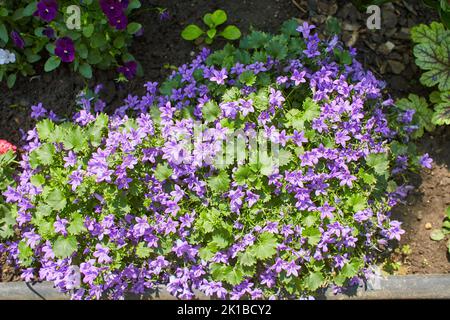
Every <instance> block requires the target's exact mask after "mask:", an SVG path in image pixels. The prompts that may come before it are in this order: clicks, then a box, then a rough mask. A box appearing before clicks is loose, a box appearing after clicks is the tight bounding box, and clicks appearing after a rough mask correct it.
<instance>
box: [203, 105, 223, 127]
mask: <svg viewBox="0 0 450 320" xmlns="http://www.w3.org/2000/svg"><path fill="white" fill-rule="evenodd" d="M202 114H203V118H204V119H205V120H206V121H208V122H213V121H215V120H216V119H217V117H219V115H220V108H219V106H218V105H217V102H215V101H214V100H210V101H208V102H206V103H205V105H204V106H203V108H202Z"/></svg>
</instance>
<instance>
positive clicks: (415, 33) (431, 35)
mask: <svg viewBox="0 0 450 320" xmlns="http://www.w3.org/2000/svg"><path fill="white" fill-rule="evenodd" d="M411 37H412V39H413V41H415V42H417V43H418V44H417V45H416V46H415V47H414V56H415V57H416V64H417V66H418V67H419V68H421V69H422V70H425V71H426V72H425V73H424V74H423V75H422V77H421V78H420V82H421V83H422V84H423V85H425V86H428V87H432V86H434V85H438V87H439V90H441V91H447V90H450V66H449V61H450V31H449V30H447V29H445V28H444V26H443V25H442V24H440V23H437V22H433V23H432V24H431V25H429V26H427V25H423V24H422V25H419V26H416V27H415V28H413V29H412V31H411Z"/></svg>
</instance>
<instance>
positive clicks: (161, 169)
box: [155, 163, 173, 181]
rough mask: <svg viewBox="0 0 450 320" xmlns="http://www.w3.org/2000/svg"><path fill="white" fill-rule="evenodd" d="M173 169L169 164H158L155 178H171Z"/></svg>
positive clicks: (161, 179)
mask: <svg viewBox="0 0 450 320" xmlns="http://www.w3.org/2000/svg"><path fill="white" fill-rule="evenodd" d="M172 173H173V170H172V168H169V166H168V165H167V164H164V165H163V164H161V163H160V164H158V166H157V167H156V170H155V178H156V179H158V180H159V181H164V180H167V179H169V178H170V176H171V175H172Z"/></svg>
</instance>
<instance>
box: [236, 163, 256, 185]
mask: <svg viewBox="0 0 450 320" xmlns="http://www.w3.org/2000/svg"><path fill="white" fill-rule="evenodd" d="M251 175H253V172H252V170H251V169H250V167H248V166H240V167H239V168H238V169H237V170H236V172H235V173H234V181H236V183H237V184H239V185H242V184H244V183H245V182H246V181H247V179H248V178H249V177H250V176H251Z"/></svg>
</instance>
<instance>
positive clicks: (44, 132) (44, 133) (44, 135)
mask: <svg viewBox="0 0 450 320" xmlns="http://www.w3.org/2000/svg"><path fill="white" fill-rule="evenodd" d="M36 129H37V132H38V135H39V139H40V140H41V141H46V140H47V139H48V137H49V136H50V134H51V133H52V132H53V131H54V130H55V124H54V123H53V122H52V121H51V120H49V119H44V120H42V121H40V122H39V123H38V124H37V125H36Z"/></svg>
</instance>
